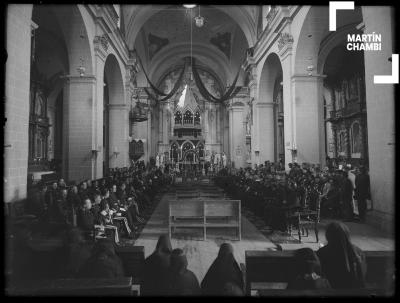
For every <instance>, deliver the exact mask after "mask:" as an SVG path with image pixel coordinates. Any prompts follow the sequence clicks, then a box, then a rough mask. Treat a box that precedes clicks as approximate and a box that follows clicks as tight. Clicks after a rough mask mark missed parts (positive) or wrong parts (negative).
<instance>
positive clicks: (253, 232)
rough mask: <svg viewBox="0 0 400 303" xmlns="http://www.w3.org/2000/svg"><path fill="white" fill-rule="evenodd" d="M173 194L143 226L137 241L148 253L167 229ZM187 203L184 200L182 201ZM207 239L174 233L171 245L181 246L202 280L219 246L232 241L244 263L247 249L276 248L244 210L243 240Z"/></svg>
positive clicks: (235, 253)
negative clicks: (247, 217) (169, 204)
mask: <svg viewBox="0 0 400 303" xmlns="http://www.w3.org/2000/svg"><path fill="white" fill-rule="evenodd" d="M172 197H173V196H171V195H169V194H164V196H163V197H162V198H161V201H160V203H159V204H158V206H157V208H156V209H155V211H154V213H153V215H152V216H151V218H150V219H149V221H148V222H147V225H146V226H145V227H144V229H143V230H142V233H141V234H140V237H139V238H138V239H137V240H136V241H135V245H138V246H144V247H145V256H146V257H148V256H149V255H150V254H152V253H153V251H154V249H155V247H156V244H157V240H158V237H159V236H160V235H161V234H167V233H168V202H169V200H170V199H171V198H172ZM183 203H184V202H183ZM207 237H208V238H207V240H206V241H203V240H200V238H201V237H196V238H193V237H191V236H183V237H182V236H181V235H180V236H179V237H177V236H174V235H173V236H172V239H171V244H172V248H173V249H174V248H181V249H183V251H184V252H185V253H186V256H187V258H188V263H189V265H188V269H190V270H191V271H193V272H194V274H195V275H196V276H197V278H198V279H199V282H200V283H201V281H202V279H203V277H204V275H205V274H206V272H207V270H208V268H209V267H210V265H211V263H212V262H213V261H214V259H215V258H216V257H217V254H218V250H219V246H220V245H221V244H222V243H224V242H229V243H231V244H232V246H233V248H234V255H235V258H236V260H237V261H238V263H245V260H244V259H245V251H246V250H268V249H272V250H275V248H276V246H275V245H274V244H273V243H272V242H271V241H270V240H269V239H268V238H266V237H265V236H264V235H262V234H261V233H260V232H259V231H258V230H257V228H256V227H255V226H254V225H253V224H251V223H250V222H249V221H248V220H247V219H246V217H244V216H243V214H242V240H241V241H235V240H229V239H223V238H222V237H218V236H215V237H209V235H208V234H207Z"/></svg>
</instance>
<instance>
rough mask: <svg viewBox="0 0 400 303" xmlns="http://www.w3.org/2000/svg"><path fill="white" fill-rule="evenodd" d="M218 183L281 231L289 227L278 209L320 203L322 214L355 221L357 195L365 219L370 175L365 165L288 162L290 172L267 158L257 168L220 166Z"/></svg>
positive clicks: (359, 209)
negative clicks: (322, 165)
mask: <svg viewBox="0 0 400 303" xmlns="http://www.w3.org/2000/svg"><path fill="white" fill-rule="evenodd" d="M215 182H216V184H217V185H219V186H221V187H223V188H225V190H226V191H227V192H228V193H229V194H230V195H232V196H233V197H235V198H238V199H240V200H241V201H242V205H244V206H245V207H248V208H250V209H251V210H252V211H253V212H254V213H257V214H261V215H265V218H264V219H265V220H266V223H267V224H268V225H269V226H271V227H272V228H273V229H278V230H282V231H284V230H286V227H287V226H286V225H285V220H284V218H283V217H282V216H283V215H282V214H280V213H279V209H282V208H291V207H292V208H298V207H302V208H304V207H308V208H310V209H316V207H317V203H320V204H319V205H320V209H321V215H322V216H330V217H333V218H336V219H339V218H340V219H344V220H347V221H352V220H354V219H355V217H354V207H353V198H354V199H356V200H357V202H358V212H359V218H360V220H361V221H364V220H365V214H366V200H367V199H369V198H370V183H369V176H368V174H367V170H366V168H365V167H364V166H360V167H355V168H354V169H352V167H351V165H346V166H343V167H341V169H338V168H335V167H334V166H330V167H325V168H324V169H321V168H320V166H319V165H314V164H308V163H303V164H302V165H301V166H300V165H299V164H297V163H289V171H288V172H285V171H284V170H282V166H279V165H276V164H275V163H270V162H269V161H266V162H265V164H264V165H263V164H262V165H260V166H256V168H254V169H252V168H245V169H243V168H240V169H233V168H229V169H228V168H224V169H221V170H220V171H219V172H218V174H217V177H216V178H215ZM267 208H269V209H268V211H265V210H266V209H267Z"/></svg>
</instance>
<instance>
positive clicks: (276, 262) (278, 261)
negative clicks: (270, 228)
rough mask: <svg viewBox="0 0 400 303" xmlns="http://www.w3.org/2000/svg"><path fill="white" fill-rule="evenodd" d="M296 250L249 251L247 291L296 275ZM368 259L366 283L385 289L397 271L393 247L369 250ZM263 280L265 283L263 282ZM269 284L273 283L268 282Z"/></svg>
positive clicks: (274, 284)
mask: <svg viewBox="0 0 400 303" xmlns="http://www.w3.org/2000/svg"><path fill="white" fill-rule="evenodd" d="M294 252H295V251H294V250H288V251H256V250H248V251H246V252H245V263H246V292H247V294H249V295H250V293H251V290H252V289H255V288H258V289H260V288H262V284H265V283H269V284H270V286H272V287H277V288H279V287H280V286H279V285H282V284H283V283H285V285H286V284H287V283H288V282H289V281H290V280H291V279H292V278H293V277H294V275H295V273H294V268H295V263H294V258H293V256H294ZM364 253H365V256H366V262H367V273H366V277H365V279H366V283H367V286H368V287H371V288H377V289H378V288H379V289H384V288H386V287H387V286H388V285H390V284H391V283H392V279H393V274H394V252H393V251H365V252H364ZM260 282H261V283H260ZM267 287H269V286H268V285H267Z"/></svg>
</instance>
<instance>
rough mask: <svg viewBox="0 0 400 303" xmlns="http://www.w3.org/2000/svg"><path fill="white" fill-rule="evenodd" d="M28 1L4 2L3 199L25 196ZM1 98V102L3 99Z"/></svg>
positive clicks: (28, 72) (29, 6)
mask: <svg viewBox="0 0 400 303" xmlns="http://www.w3.org/2000/svg"><path fill="white" fill-rule="evenodd" d="M31 17H32V5H31V4H29V5H22V4H10V5H8V6H7V18H6V19H7V20H6V26H7V27H6V31H7V32H6V37H7V39H6V41H5V43H6V49H7V54H8V57H7V61H6V62H5V63H6V64H5V68H6V78H5V86H4V88H5V100H4V101H5V108H4V109H5V112H4V118H5V119H6V120H5V121H4V122H3V123H4V124H3V125H4V154H3V156H4V158H3V159H4V175H3V182H4V183H3V185H4V194H3V199H4V202H6V203H7V202H14V201H18V200H20V199H24V198H26V188H27V173H28V146H29V143H28V142H29V134H28V133H29V131H28V129H29V84H30V69H31V33H32V30H35V29H36V28H37V26H36V25H35V24H34V23H33V22H32V21H31ZM4 101H3V102H4Z"/></svg>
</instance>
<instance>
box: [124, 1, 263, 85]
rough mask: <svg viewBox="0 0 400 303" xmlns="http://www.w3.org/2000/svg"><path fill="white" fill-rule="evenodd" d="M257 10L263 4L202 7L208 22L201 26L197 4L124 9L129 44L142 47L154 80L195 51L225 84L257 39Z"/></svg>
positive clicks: (144, 58) (133, 47)
mask: <svg viewBox="0 0 400 303" xmlns="http://www.w3.org/2000/svg"><path fill="white" fill-rule="evenodd" d="M258 9H259V7H258V6H200V14H201V16H202V17H204V25H203V27H201V28H199V27H197V26H195V21H194V17H196V16H198V14H199V7H198V6H197V7H196V8H194V9H191V10H189V9H186V8H184V7H183V6H181V5H174V6H171V5H169V6H167V5H164V6H163V5H123V7H122V10H123V14H124V19H125V20H126V22H125V32H126V40H127V44H128V47H129V48H130V49H136V50H137V51H138V53H139V55H140V56H141V58H142V61H143V62H144V64H145V68H146V69H148V70H149V74H151V79H152V80H154V81H157V80H158V79H157V77H158V76H159V75H158V74H159V73H158V72H157V71H160V68H161V69H163V70H165V69H166V68H167V66H166V65H168V62H170V63H171V64H174V63H173V62H172V61H174V60H173V59H174V58H182V57H183V56H188V55H190V54H193V56H196V57H197V58H199V59H200V58H203V62H205V63H206V62H207V63H208V62H209V63H210V64H209V68H211V69H213V70H214V71H215V72H216V73H217V74H218V75H219V77H220V80H221V81H222V82H230V81H231V79H232V77H234V75H233V73H236V71H237V67H238V66H240V64H241V63H242V62H241V61H242V59H243V58H244V54H245V50H246V49H247V48H248V47H249V46H252V45H254V43H255V39H256V35H255V28H256V27H255V23H256V22H255V20H256V16H257V11H258ZM191 22H192V23H191ZM191 28H192V37H191V35H190V33H191ZM191 41H192V43H193V47H192V49H191V48H190V45H191ZM174 55H176V56H174ZM166 59H171V61H168V62H166V61H165V60H166ZM175 61H176V60H175ZM207 63H206V64H207ZM207 65H208V64H207ZM154 71H156V75H154Z"/></svg>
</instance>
